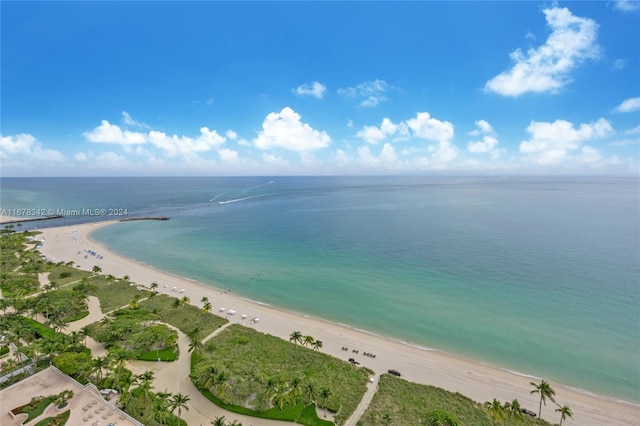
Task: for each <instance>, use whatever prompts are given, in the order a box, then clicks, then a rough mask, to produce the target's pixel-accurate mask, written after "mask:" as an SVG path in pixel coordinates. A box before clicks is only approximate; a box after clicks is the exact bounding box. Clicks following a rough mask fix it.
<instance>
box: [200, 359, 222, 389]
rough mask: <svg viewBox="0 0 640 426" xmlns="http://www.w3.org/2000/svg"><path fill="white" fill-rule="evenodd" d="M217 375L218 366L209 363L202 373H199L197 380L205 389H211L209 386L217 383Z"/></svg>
mask: <svg viewBox="0 0 640 426" xmlns="http://www.w3.org/2000/svg"><path fill="white" fill-rule="evenodd" d="M217 375H218V369H217V368H216V366H215V365H209V366H207V367H206V368H205V369H203V370H202V371H201V372H200V375H198V377H197V379H196V380H197V381H198V384H199V385H200V386H202V387H203V388H205V389H209V387H210V386H211V385H213V384H214V383H215V381H216V376H217Z"/></svg>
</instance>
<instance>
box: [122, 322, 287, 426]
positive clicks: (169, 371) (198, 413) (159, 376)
mask: <svg viewBox="0 0 640 426" xmlns="http://www.w3.org/2000/svg"><path fill="white" fill-rule="evenodd" d="M162 324H165V325H166V326H167V327H170V328H172V329H174V330H176V331H177V332H178V348H179V351H180V356H179V357H178V359H177V360H176V361H173V362H149V361H129V362H127V367H128V368H129V369H130V370H131V371H132V372H133V374H142V373H144V372H145V371H147V370H149V371H153V373H154V376H155V379H154V381H153V387H154V389H155V390H156V391H159V392H165V391H166V392H170V393H173V394H176V393H181V394H183V395H189V397H190V398H191V399H190V400H189V402H188V403H187V406H188V407H189V409H188V410H187V409H184V410H182V415H181V417H182V418H183V419H184V420H185V421H186V422H187V424H188V425H189V426H192V425H196V426H197V425H209V424H210V422H211V421H212V420H213V419H214V418H215V417H218V416H224V417H225V419H226V420H227V421H233V420H238V421H239V422H240V423H242V424H243V426H292V424H293V423H291V422H282V421H277V420H267V419H260V418H257V417H250V416H243V415H241V414H236V413H232V412H230V411H227V410H223V409H222V408H220V407H218V406H217V405H215V404H214V403H212V402H211V401H209V400H208V399H207V398H205V397H204V395H202V393H200V391H199V390H198V389H197V388H196V387H195V385H194V384H193V383H192V382H191V379H190V378H189V373H190V371H191V353H189V343H190V340H189V338H188V337H187V335H186V334H184V333H183V332H182V331H180V330H178V329H177V328H175V327H173V326H172V325H170V324H167V323H162ZM229 325H231V323H227V324H225V325H223V326H222V327H220V328H219V329H217V330H216V331H214V332H213V333H212V334H210V335H209V336H207V338H206V339H210V338H211V337H213V336H215V335H216V334H218V333H220V332H221V331H222V330H224V329H225V328H226V327H228V326H229ZM174 414H177V413H174Z"/></svg>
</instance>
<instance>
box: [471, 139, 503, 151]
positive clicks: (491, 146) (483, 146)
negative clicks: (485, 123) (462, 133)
mask: <svg viewBox="0 0 640 426" xmlns="http://www.w3.org/2000/svg"><path fill="white" fill-rule="evenodd" d="M497 147H498V139H496V138H494V137H493V136H489V135H485V136H484V137H483V138H482V140H479V141H475V142H469V145H468V146H467V148H468V149H469V152H474V153H483V152H492V151H494V150H495V149H496V148H497Z"/></svg>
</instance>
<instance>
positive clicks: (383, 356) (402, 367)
mask: <svg viewBox="0 0 640 426" xmlns="http://www.w3.org/2000/svg"><path fill="white" fill-rule="evenodd" d="M107 225H109V226H118V225H117V223H115V222H101V223H92V224H81V225H72V226H66V227H59V228H48V229H40V231H41V232H42V234H41V235H39V236H38V239H40V240H42V241H43V246H42V248H41V249H40V250H41V252H42V254H44V255H45V256H47V257H48V258H49V259H50V260H52V261H54V262H58V261H65V262H67V261H74V262H76V264H77V265H79V267H80V268H82V269H85V270H91V269H92V268H93V266H95V265H97V266H99V267H100V268H102V274H111V275H114V276H115V277H118V278H120V277H123V276H125V275H128V276H129V277H130V279H131V280H132V281H133V282H136V283H137V284H140V285H144V286H147V287H148V286H150V284H151V283H152V282H157V283H158V284H159V288H158V290H159V291H160V292H161V293H165V294H168V295H170V296H174V297H183V296H188V297H189V298H190V299H191V303H192V304H194V305H196V306H201V305H202V304H201V303H200V299H201V298H202V297H203V296H206V297H208V299H209V301H210V302H211V303H212V305H213V312H214V313H217V314H219V315H222V316H225V317H228V318H229V320H230V321H231V322H233V323H240V324H244V325H247V326H249V327H253V328H255V329H256V330H258V331H261V332H263V333H268V334H272V335H275V336H278V337H281V338H283V339H286V340H288V338H289V335H290V334H291V333H292V332H293V331H300V332H301V333H302V334H303V335H311V336H313V337H314V338H315V339H317V340H321V341H322V342H323V348H322V352H325V353H328V354H331V355H333V356H335V357H337V358H340V359H344V360H347V359H348V358H355V359H356V360H357V361H358V362H360V363H361V365H362V366H365V367H368V368H370V369H371V370H373V371H374V372H375V373H376V376H379V375H380V374H381V373H384V372H386V371H387V370H388V369H395V370H397V371H400V372H401V373H402V377H403V378H405V379H407V380H410V381H413V382H417V383H423V384H429V385H433V386H438V387H441V388H444V389H447V390H449V391H453V392H460V393H462V394H464V395H466V396H468V397H470V398H472V399H474V400H476V401H478V402H484V401H490V400H492V399H493V398H497V399H498V400H500V401H503V402H505V401H512V400H514V399H517V400H518V401H519V402H520V404H521V406H522V407H526V408H528V409H530V410H532V411H535V412H537V411H538V403H539V399H538V398H537V395H536V394H534V395H531V394H530V391H531V389H532V386H531V385H530V384H529V382H530V381H534V382H539V381H540V379H539V378H536V377H530V376H525V375H520V374H515V373H512V372H509V371H507V370H504V369H502V368H499V367H498V366H492V365H487V364H484V363H479V362H476V361H474V360H472V359H468V358H465V357H462V356H457V355H453V354H449V353H445V352H442V351H438V350H427V349H424V348H419V347H414V346H411V345H408V344H405V343H403V342H400V341H396V340H393V339H390V338H386V337H383V336H378V335H374V334H372V333H368V332H365V331H361V330H357V329H353V328H350V327H347V326H343V325H341V324H337V323H332V322H330V321H325V320H322V319H318V318H313V317H309V316H307V315H303V314H300V313H296V312H291V311H286V310H283V309H279V308H276V307H273V306H268V305H265V304H261V303H258V302H254V301H250V300H247V299H243V298H241V297H239V296H237V295H234V294H231V293H230V292H227V291H225V290H223V288H224V285H223V284H220V288H214V287H211V286H208V285H203V284H200V283H197V282H195V281H193V280H188V279H185V278H182V277H178V276H175V275H172V274H169V273H166V272H163V271H160V270H157V269H154V268H151V267H149V266H147V265H144V264H142V263H139V262H137V261H134V260H131V259H128V258H125V257H122V256H119V255H117V254H115V253H113V252H111V251H110V249H109V248H107V247H104V246H102V245H100V244H98V243H96V242H95V241H93V240H91V239H90V237H89V234H90V233H91V232H92V231H94V230H96V229H98V228H99V227H103V226H107ZM73 233H75V235H76V238H75V239H74V238H73V236H72V235H73ZM86 249H91V250H94V251H95V252H97V253H98V254H99V255H101V256H102V258H97V257H94V256H89V257H88V258H86V259H85V258H84V255H85V254H86V253H85V252H84V250H86ZM78 252H80V254H78ZM174 287H175V288H176V291H174V290H173V288H174ZM182 289H184V292H183V293H180V291H181V290H182ZM222 308H224V311H221V309H222ZM230 309H233V310H234V311H236V314H235V315H228V314H227V312H228V310H230ZM242 314H245V315H247V318H246V319H242V318H241V315H242ZM254 318H259V321H258V322H252V321H251V320H252V319H254ZM343 347H347V348H348V350H346V351H345V350H343ZM354 350H357V351H358V354H356V353H354V352H353V351H354ZM365 352H367V353H370V354H375V355H376V356H375V358H373V357H369V356H364V355H363V354H364V353H365ZM185 374H186V373H185ZM544 379H545V380H547V381H548V382H549V383H550V384H551V386H552V387H553V388H554V389H555V391H556V401H557V403H559V404H560V405H568V406H569V407H571V409H572V411H573V414H574V416H573V419H567V420H566V421H565V422H563V424H566V425H594V426H595V425H605V424H606V425H637V424H640V406H638V405H635V404H631V403H627V402H623V401H618V400H615V399H613V398H606V397H602V396H598V395H593V394H590V393H587V392H585V391H580V390H577V389H573V388H570V387H567V386H564V385H562V384H560V383H556V382H554V381H552V380H548V379H547V378H544ZM555 408H556V405H555V404H553V403H551V402H548V403H547V405H546V406H543V409H542V418H544V419H546V420H547V421H550V422H553V423H557V422H559V415H558V413H555V412H554V410H555Z"/></svg>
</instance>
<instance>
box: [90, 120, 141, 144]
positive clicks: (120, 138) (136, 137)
mask: <svg viewBox="0 0 640 426" xmlns="http://www.w3.org/2000/svg"><path fill="white" fill-rule="evenodd" d="M82 135H83V136H84V137H85V138H86V139H87V140H89V141H91V142H95V143H115V144H119V145H137V144H143V143H145V142H146V137H145V135H144V133H140V132H130V131H128V130H125V131H123V130H122V129H121V128H120V126H118V125H117V124H111V123H109V122H108V121H107V120H102V122H101V123H100V125H99V126H98V127H96V128H95V129H93V130H92V131H90V132H84V133H83V134H82Z"/></svg>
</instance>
